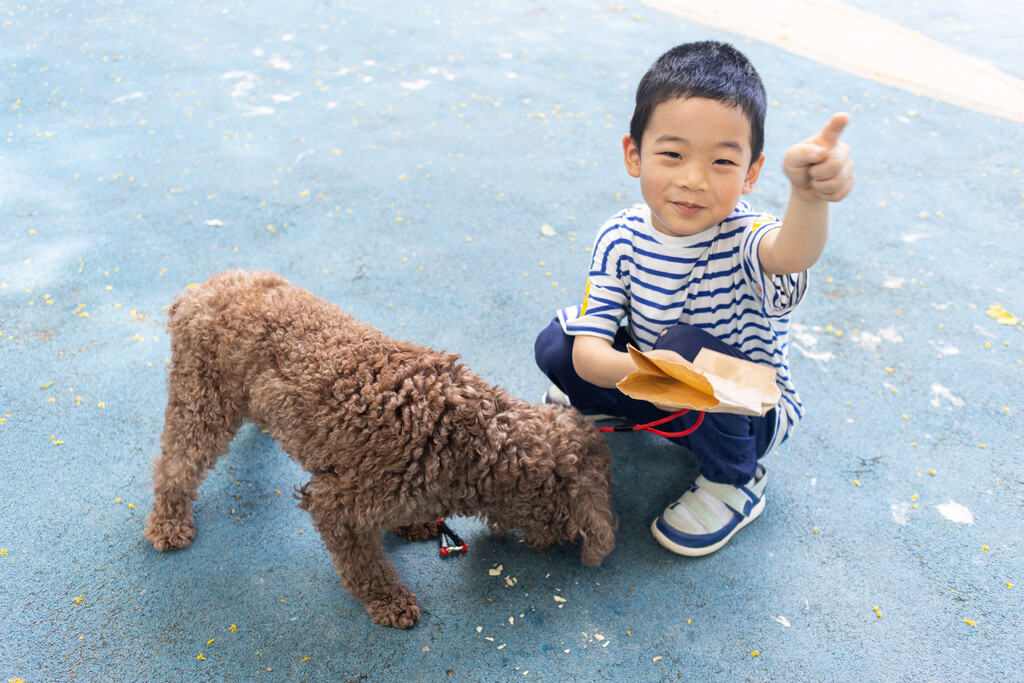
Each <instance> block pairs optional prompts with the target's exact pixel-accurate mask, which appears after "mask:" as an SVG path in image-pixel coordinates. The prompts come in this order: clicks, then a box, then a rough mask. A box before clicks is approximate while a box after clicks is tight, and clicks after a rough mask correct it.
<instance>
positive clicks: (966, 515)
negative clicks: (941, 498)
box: [935, 501, 974, 524]
mask: <svg viewBox="0 0 1024 683" xmlns="http://www.w3.org/2000/svg"><path fill="white" fill-rule="evenodd" d="M935 509H936V510H938V511H939V514H940V515H942V516H943V517H945V518H946V519H948V520H949V521H951V522H955V523H956V524H974V515H972V514H971V511H970V510H968V509H967V508H966V507H964V506H963V505H961V504H960V503H954V502H953V501H949V502H948V503H943V504H941V505H936V506H935Z"/></svg>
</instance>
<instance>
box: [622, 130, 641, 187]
mask: <svg viewBox="0 0 1024 683" xmlns="http://www.w3.org/2000/svg"><path fill="white" fill-rule="evenodd" d="M622 156H623V158H624V160H625V162H626V171H627V172H628V173H629V175H631V176H633V177H634V178H639V177H640V150H639V149H637V146H636V145H635V144H634V143H633V138H632V137H630V136H629V135H628V134H627V135H625V136H623V138H622Z"/></svg>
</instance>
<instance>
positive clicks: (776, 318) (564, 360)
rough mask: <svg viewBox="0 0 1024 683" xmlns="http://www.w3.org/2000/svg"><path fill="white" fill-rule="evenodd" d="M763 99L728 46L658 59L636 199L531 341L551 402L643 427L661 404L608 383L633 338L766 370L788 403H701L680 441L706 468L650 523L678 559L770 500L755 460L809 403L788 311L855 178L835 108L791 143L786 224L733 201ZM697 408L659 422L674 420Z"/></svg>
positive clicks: (636, 163)
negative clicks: (801, 386)
mask: <svg viewBox="0 0 1024 683" xmlns="http://www.w3.org/2000/svg"><path fill="white" fill-rule="evenodd" d="M765 110H766V95H765V88H764V85H763V83H762V82H761V79H760V77H759V76H758V74H757V72H756V71H755V70H754V67H753V66H752V65H751V64H750V62H749V61H748V60H747V58H746V57H745V56H744V55H742V54H741V53H740V52H738V51H737V50H736V49H735V48H733V47H732V46H730V45H727V44H723V43H719V42H715V41H704V42H699V43H688V44H684V45H680V46H678V47H675V48H673V49H672V50H669V51H668V52H666V53H665V54H664V55H662V56H661V57H659V58H658V60H657V61H656V62H655V63H654V64H653V65H652V66H651V68H650V69H649V70H648V72H647V73H646V75H644V77H643V79H642V80H641V81H640V85H639V87H638V88H637V93H636V109H635V110H634V113H633V118H632V121H631V123H630V130H629V134H628V135H626V136H625V137H624V138H623V140H622V148H623V154H624V157H625V162H626V170H627V171H628V172H629V174H630V175H631V176H633V177H634V178H639V179H640V192H641V194H642V195H643V198H644V202H645V206H642V207H638V208H632V209H626V210H624V211H621V212H619V213H618V214H616V215H615V216H613V217H612V218H611V219H610V220H609V221H608V222H607V223H605V225H604V226H603V227H602V228H601V231H600V232H599V234H598V236H597V239H596V241H595V243H594V251H593V257H592V261H591V266H590V273H589V277H588V279H587V284H586V290H585V294H584V300H583V304H582V306H576V307H573V308H567V309H564V310H562V311H559V313H558V315H557V317H556V318H555V320H553V321H552V323H551V324H550V325H549V326H548V327H547V328H546V329H545V330H544V331H542V332H541V334H540V335H539V336H538V338H537V342H536V356H537V364H538V365H539V366H540V368H541V369H542V370H543V371H544V372H545V374H547V375H548V377H549V378H550V379H551V380H552V382H554V386H552V387H551V389H549V390H548V393H547V394H545V397H544V398H545V400H546V401H548V402H555V403H561V404H564V405H572V406H575V407H577V408H578V409H580V410H581V411H582V412H584V413H585V414H590V415H592V416H594V417H595V419H596V418H597V417H599V416H609V415H611V416H618V417H622V418H625V419H627V420H629V421H632V422H635V423H638V424H640V423H646V422H651V421H653V420H656V419H659V418H661V417H664V416H665V413H664V412H663V411H662V410H661V409H660V408H659V407H658V406H656V405H654V404H651V403H648V402H646V401H638V400H635V399H631V398H629V397H627V396H626V395H624V394H622V393H621V392H620V391H618V390H617V389H616V388H615V385H616V383H617V382H619V381H620V380H622V379H623V378H624V377H625V376H626V375H628V374H629V373H631V372H633V371H634V370H635V366H634V364H633V362H632V361H631V360H630V358H629V355H628V353H627V352H626V344H632V345H634V346H636V347H637V348H639V349H640V350H641V351H646V352H650V355H653V356H655V357H659V358H665V359H668V360H679V358H680V357H683V358H686V359H687V360H690V361H692V360H693V359H694V358H695V357H696V355H697V352H698V351H700V349H701V348H705V347H707V348H711V349H714V350H715V351H719V352H721V353H727V354H730V355H732V356H736V357H740V358H744V359H747V360H752V361H754V362H758V363H765V364H768V365H771V366H772V367H774V368H775V370H776V373H777V382H778V385H779V389H780V390H781V393H782V398H781V399H780V401H779V404H778V405H777V406H776V407H775V408H774V409H772V410H771V411H769V412H768V414H767V415H765V416H764V417H748V416H744V415H732V414H725V413H707V414H706V415H705V417H704V422H703V424H702V425H701V426H700V427H699V428H698V429H697V430H696V431H694V432H693V433H692V434H690V435H689V436H687V437H679V438H675V439H673V440H674V441H677V442H679V443H680V444H682V445H683V446H686V447H687V448H689V449H690V450H691V451H693V453H694V454H695V456H696V457H697V460H698V462H699V464H700V475H699V476H698V477H697V480H696V481H695V482H694V484H693V485H692V486H691V487H690V489H689V490H687V491H686V492H685V493H683V495H682V496H681V497H680V498H679V499H678V500H676V501H675V502H674V503H672V504H671V505H669V506H668V508H667V509H666V510H665V511H664V512H662V514H661V515H660V516H659V517H658V518H657V519H655V520H654V522H653V523H652V524H651V532H652V533H653V535H654V537H655V538H656V539H657V540H658V542H659V543H661V544H662V545H663V546H665V547H666V548H668V549H669V550H672V551H673V552H676V553H679V554H682V555H688V556H700V555H707V554H709V553H712V552H714V551H716V550H718V549H719V548H721V547H722V546H723V545H725V543H727V542H728V541H729V539H730V538H732V536H733V534H735V533H736V532H737V531H738V530H739V529H741V528H743V527H744V526H746V525H747V524H748V523H749V522H751V521H753V520H754V519H756V518H757V516H758V515H760V514H761V511H762V510H763V509H764V503H765V495H764V491H765V486H766V484H767V477H766V476H765V470H764V467H763V466H761V465H760V464H759V463H758V460H759V459H761V458H762V457H764V455H766V454H767V453H768V452H769V451H770V450H771V449H772V448H774V447H775V446H777V445H779V444H780V443H782V442H783V441H784V440H785V439H786V438H787V437H788V436H789V435H790V434H791V433H792V430H793V427H794V426H795V425H796V423H797V422H798V421H799V420H800V418H801V416H802V413H803V406H802V404H801V402H800V398H799V396H798V395H797V393H796V388H795V387H794V385H793V382H792V379H791V378H790V373H789V354H788V334H789V315H790V314H791V313H792V311H793V309H794V308H795V307H796V305H797V304H798V303H799V302H800V299H801V298H802V297H803V294H804V291H805V290H806V286H807V273H806V270H807V268H809V267H810V266H811V265H812V264H814V262H815V261H817V259H818V257H819V256H820V255H821V252H822V250H823V249H824V246H825V240H826V238H827V236H828V202H835V201H839V200H840V199H842V198H843V197H845V196H846V195H847V194H848V193H849V191H850V188H851V186H852V184H853V164H852V162H851V161H850V157H849V148H848V147H847V146H846V145H845V144H843V143H841V142H839V140H838V138H839V134H840V132H842V130H843V128H844V126H845V125H846V122H847V115H846V114H836V115H834V116H832V118H831V120H830V121H829V122H828V123H827V124H826V125H825V127H824V129H823V130H822V131H821V132H819V133H818V134H817V135H815V136H813V137H811V138H809V139H808V140H806V141H804V142H802V143H799V144H797V145H794V146H793V147H791V148H790V149H789V151H788V152H787V153H786V157H785V160H784V162H783V169H784V171H785V173H786V175H787V176H788V177H789V179H790V182H791V183H792V191H791V194H790V200H789V205H788V207H787V209H786V214H785V217H784V218H783V220H782V222H781V223H780V222H779V221H778V220H777V219H775V218H773V217H771V216H769V215H767V214H763V213H757V212H755V211H753V210H752V209H751V208H750V206H749V205H748V204H747V203H746V202H743V201H740V196H741V195H745V194H748V193H750V192H751V191H752V190H753V189H754V184H755V183H756V182H757V179H758V176H759V174H760V172H761V168H762V166H763V165H764V159H765V157H764V154H762V148H763V143H764V118H765ZM623 321H625V322H624V323H623ZM695 419H696V415H695V413H690V414H688V415H685V416H683V417H681V418H677V419H676V420H674V421H673V422H672V423H670V424H668V425H665V426H663V427H661V429H666V430H670V431H681V430H683V429H685V428H687V427H690V426H692V424H693V422H694V420H695Z"/></svg>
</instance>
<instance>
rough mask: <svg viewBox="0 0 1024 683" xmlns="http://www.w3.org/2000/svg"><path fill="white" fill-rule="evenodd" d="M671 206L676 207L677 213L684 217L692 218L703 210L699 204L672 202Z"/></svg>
mask: <svg viewBox="0 0 1024 683" xmlns="http://www.w3.org/2000/svg"><path fill="white" fill-rule="evenodd" d="M672 204H673V205H674V206H675V207H676V209H677V210H678V211H679V213H682V214H684V215H686V216H693V215H695V214H697V213H698V212H699V211H700V210H701V209H703V208H704V207H703V206H701V205H700V204H693V203H691V202H672Z"/></svg>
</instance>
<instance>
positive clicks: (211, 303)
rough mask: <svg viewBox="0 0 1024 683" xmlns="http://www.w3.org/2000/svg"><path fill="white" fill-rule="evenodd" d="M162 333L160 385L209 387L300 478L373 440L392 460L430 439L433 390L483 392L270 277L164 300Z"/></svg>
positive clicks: (447, 359)
mask: <svg viewBox="0 0 1024 683" xmlns="http://www.w3.org/2000/svg"><path fill="white" fill-rule="evenodd" d="M168 327H169V329H170V331H171V348H172V375H177V376H178V377H177V378H175V379H174V381H172V382H170V383H169V386H181V385H182V382H181V379H180V378H181V376H182V375H185V376H187V377H190V378H191V379H192V380H194V381H191V382H188V385H189V386H190V390H191V391H195V390H196V388H197V387H198V385H199V384H203V385H205V389H203V390H204V391H209V390H211V389H212V388H216V390H217V391H218V392H220V393H221V398H220V400H221V402H222V403H229V404H231V405H234V406H236V407H237V408H238V409H239V411H240V412H241V414H242V416H243V417H244V418H247V419H250V420H252V421H254V422H256V423H258V424H261V425H264V426H266V427H269V428H270V429H271V430H272V433H273V434H274V435H275V436H276V437H278V438H280V439H281V445H282V447H284V449H285V450H286V451H288V452H289V453H290V454H291V455H292V456H293V457H295V458H296V459H297V460H299V462H301V463H302V464H303V466H304V467H305V468H306V469H307V470H309V471H317V470H320V469H325V468H331V467H335V466H337V465H338V464H339V463H327V462H323V461H324V459H325V458H326V457H328V456H334V457H337V455H338V454H339V453H343V452H344V453H349V454H354V453H357V452H361V451H362V452H366V451H367V450H375V449H372V448H371V449H368V448H367V447H368V446H371V444H370V443H368V442H369V441H372V440H375V439H377V440H380V442H381V443H380V444H379V446H380V450H382V451H383V450H387V451H388V452H389V454H390V457H391V458H396V457H399V454H400V453H402V452H403V451H404V452H406V453H408V451H407V450H406V449H407V448H408V447H410V446H412V447H413V448H415V447H416V446H422V445H423V442H424V441H425V440H426V439H428V438H430V437H431V431H432V430H435V429H436V426H435V424H434V423H435V422H436V420H437V419H438V417H439V415H440V413H441V412H443V411H444V410H445V408H446V403H450V401H451V398H452V397H451V396H443V395H442V392H441V389H442V388H443V387H450V386H452V385H453V384H455V385H461V384H462V383H467V384H468V385H469V386H467V387H466V389H467V390H471V386H472V385H479V389H480V391H481V392H483V393H488V392H489V391H490V387H489V386H487V385H486V384H485V383H484V382H483V381H482V380H480V379H479V378H478V377H476V376H475V375H474V374H473V373H472V371H470V370H469V369H468V368H465V367H464V366H462V365H461V364H458V363H457V360H458V356H457V355H451V354H445V353H441V352H438V351H435V350H433V349H428V348H425V347H422V346H419V345H417V344H413V343H410V342H403V341H398V340H396V339H392V338H391V337H388V336H387V335H385V334H383V333H382V332H380V331H379V330H377V329H376V328H374V327H373V326H371V325H368V324H366V323H362V322H359V321H357V320H356V319H355V318H353V317H352V316H351V315H349V314H348V313H346V312H345V311H343V310H342V309H340V308H339V307H337V306H335V305H333V304H330V303H328V302H327V301H324V300H323V299H320V298H319V297H317V296H315V295H313V294H312V293H311V292H309V291H307V290H305V289H303V288H301V287H297V286H294V285H292V284H291V283H289V282H288V280H286V279H285V278H284V277H282V276H280V275H278V274H276V273H272V272H265V271H263V272H261V271H255V272H245V271H231V272H226V273H219V274H217V275H214V276H212V277H211V278H209V279H208V280H206V281H205V282H203V283H202V284H200V285H198V286H196V287H194V288H193V289H191V290H189V291H188V292H187V293H186V294H184V295H183V296H181V297H180V298H179V299H178V300H177V301H175V303H174V305H173V306H172V307H171V311H170V314H169V316H168ZM460 391H461V388H460ZM382 434H387V435H390V436H389V438H387V439H381V438H380V435H382ZM328 441H329V444H328ZM356 442H360V443H358V444H357V443H356ZM416 442H419V443H416ZM357 445H358V446H361V448H355V447H356V446H357ZM349 446H351V447H352V448H349ZM367 455H369V453H367ZM349 464H351V463H349ZM396 464H397V463H396Z"/></svg>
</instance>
